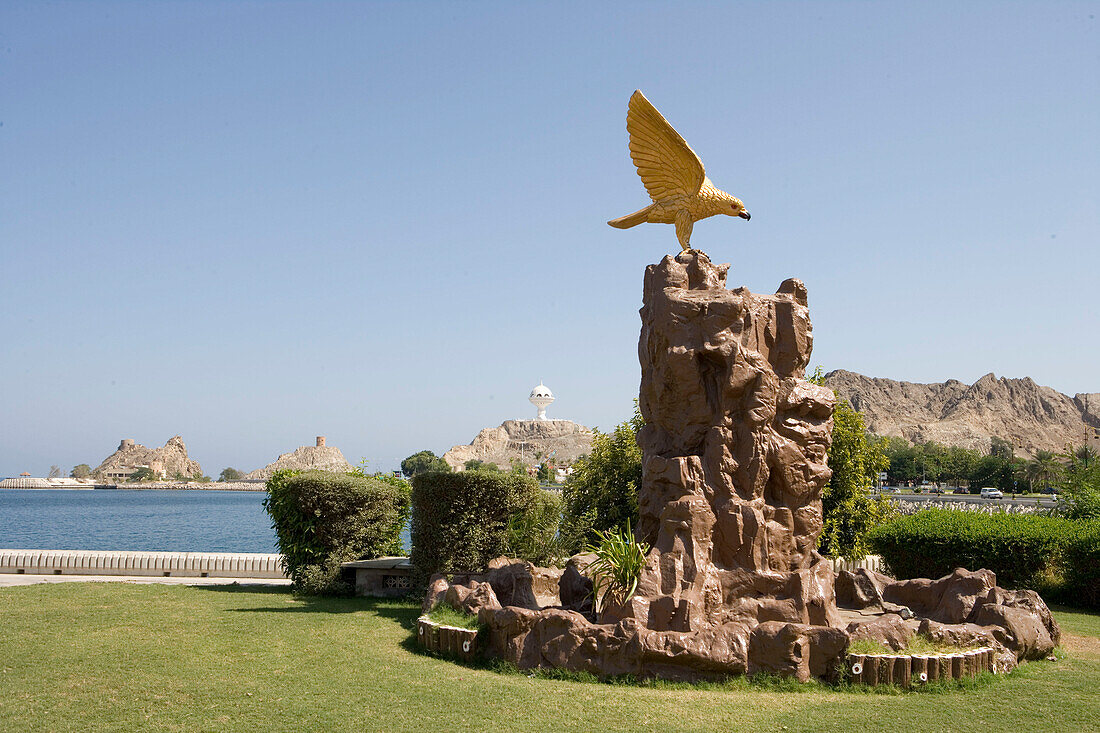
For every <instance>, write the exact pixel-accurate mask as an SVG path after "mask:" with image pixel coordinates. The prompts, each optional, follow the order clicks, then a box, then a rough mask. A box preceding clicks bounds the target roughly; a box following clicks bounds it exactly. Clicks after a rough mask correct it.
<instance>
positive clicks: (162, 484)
mask: <svg viewBox="0 0 1100 733" xmlns="http://www.w3.org/2000/svg"><path fill="white" fill-rule="evenodd" d="M95 488H96V489H97V490H99V491H153V490H158V489H159V490H162V491H164V490H166V491H267V485H266V484H265V483H264V482H263V481H260V482H257V483H253V482H251V481H211V482H209V483H200V482H198V481H148V482H141V483H133V484H110V485H109V486H105V485H103V484H100V485H97V486H96V487H95Z"/></svg>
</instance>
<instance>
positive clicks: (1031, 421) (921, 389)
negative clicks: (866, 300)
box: [825, 370, 1100, 456]
mask: <svg viewBox="0 0 1100 733" xmlns="http://www.w3.org/2000/svg"><path fill="white" fill-rule="evenodd" d="M825 384H826V385H828V386H829V387H831V388H832V389H833V390H834V391H835V392H836V393H837V395H838V396H840V397H843V398H844V399H847V400H848V401H849V402H850V403H851V404H852V407H854V408H855V409H857V410H859V411H860V412H862V413H863V414H864V416H865V417H866V419H867V427H868V429H870V430H871V432H873V433H876V434H878V435H892V436H900V437H903V438H906V439H908V440H910V441H913V442H923V441H928V440H934V441H936V442H937V443H943V444H946V445H959V446H963V447H966V448H974V449H977V450H981V451H986V452H988V451H989V442H990V438H991V437H994V436H996V437H998V438H1003V439H1005V440H1008V441H1010V442H1011V443H1012V445H1013V446H1014V448H1015V450H1016V454H1017V455H1020V456H1027V455H1030V454H1032V453H1034V452H1035V451H1036V450H1052V451H1061V450H1064V449H1065V447H1066V446H1067V445H1081V444H1082V443H1084V442H1085V440H1086V433H1087V431H1089V430H1090V429H1091V430H1092V431H1095V430H1096V429H1097V428H1100V393H1088V394H1078V395H1075V396H1073V397H1069V396H1068V395H1064V394H1062V393H1061V392H1059V391H1057V390H1054V389H1051V388H1050V387H1043V386H1042V385H1038V384H1036V383H1035V382H1034V381H1033V380H1032V379H1030V378H1029V377H1024V378H1023V379H1007V378H1005V377H1000V378H998V377H997V376H995V375H994V374H986V375H985V376H984V377H982V378H981V379H979V380H978V381H976V382H974V384H969V385H968V384H964V383H962V382H960V381H958V380H955V379H949V380H948V381H946V382H942V383H938V384H916V383H913V382H897V381H894V380H893V379H880V378H873V377H865V376H863V375H862V374H856V373H855V372H849V371H844V370H837V371H834V372H829V373H828V374H826V375H825ZM1093 434H1095V433H1093Z"/></svg>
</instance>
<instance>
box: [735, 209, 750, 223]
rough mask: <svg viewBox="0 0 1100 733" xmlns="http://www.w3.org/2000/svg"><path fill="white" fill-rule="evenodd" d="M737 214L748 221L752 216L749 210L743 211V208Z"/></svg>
mask: <svg viewBox="0 0 1100 733" xmlns="http://www.w3.org/2000/svg"><path fill="white" fill-rule="evenodd" d="M738 216H739V217H741V218H742V219H744V220H745V221H748V220H749V219H751V218H752V214H750V213H749V212H747V211H744V210H742V211H741V213H740V214H738Z"/></svg>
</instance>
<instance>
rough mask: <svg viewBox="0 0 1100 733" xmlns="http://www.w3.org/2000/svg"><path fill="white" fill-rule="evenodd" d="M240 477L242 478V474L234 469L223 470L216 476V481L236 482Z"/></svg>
mask: <svg viewBox="0 0 1100 733" xmlns="http://www.w3.org/2000/svg"><path fill="white" fill-rule="evenodd" d="M242 476H244V474H243V473H241V472H240V471H238V470H237V469H235V468H223V469H222V472H221V473H220V474H219V475H218V481H236V480H237V479H239V478H241V477H242Z"/></svg>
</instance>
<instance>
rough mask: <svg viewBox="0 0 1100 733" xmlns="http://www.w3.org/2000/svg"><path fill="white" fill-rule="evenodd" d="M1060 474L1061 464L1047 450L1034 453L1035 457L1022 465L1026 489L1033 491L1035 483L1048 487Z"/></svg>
mask: <svg viewBox="0 0 1100 733" xmlns="http://www.w3.org/2000/svg"><path fill="white" fill-rule="evenodd" d="M1061 472H1062V464H1061V463H1059V462H1058V459H1057V458H1056V457H1055V455H1054V453H1052V452H1051V451H1048V450H1037V451H1035V457H1034V458H1032V459H1031V460H1030V461H1028V462H1027V463H1025V464H1024V478H1025V479H1026V480H1027V482H1028V487H1029V488H1030V489H1031V490H1033V491H1034V489H1035V482H1036V481H1038V482H1039V484H1040V485H1043V486H1048V485H1050V483H1051V482H1052V481H1053V480H1054V479H1055V478H1057V477H1058V474H1060V473H1061Z"/></svg>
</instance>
